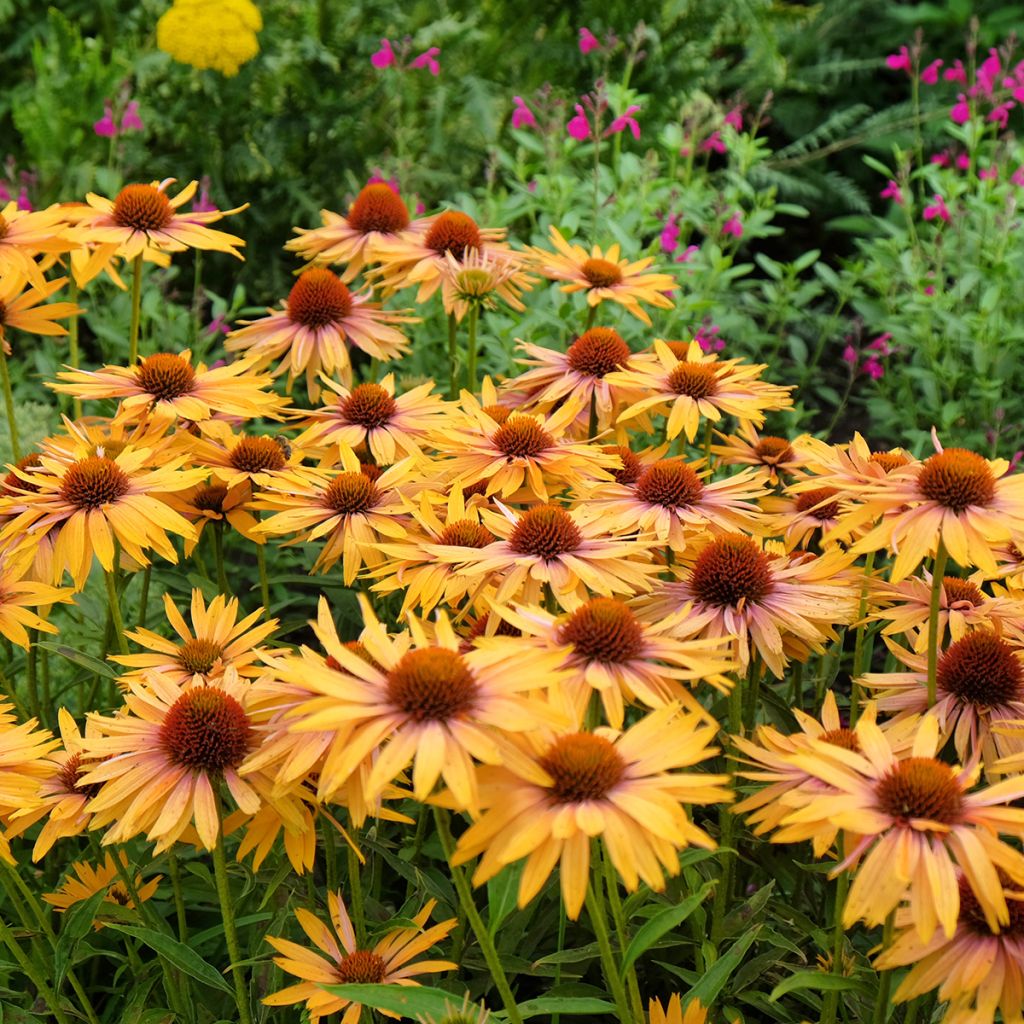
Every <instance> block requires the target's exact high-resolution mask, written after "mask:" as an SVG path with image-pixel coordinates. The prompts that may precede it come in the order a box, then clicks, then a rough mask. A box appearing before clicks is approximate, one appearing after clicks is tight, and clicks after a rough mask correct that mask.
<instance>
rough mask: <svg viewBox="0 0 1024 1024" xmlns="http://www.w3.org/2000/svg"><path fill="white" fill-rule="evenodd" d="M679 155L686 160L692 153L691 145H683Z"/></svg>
mask: <svg viewBox="0 0 1024 1024" xmlns="http://www.w3.org/2000/svg"><path fill="white" fill-rule="evenodd" d="M679 155H680V156H681V157H682V158H683V159H684V160H685V159H686V158H687V157H689V155H690V147H689V146H683V147H682V148H681V149H680V150H679Z"/></svg>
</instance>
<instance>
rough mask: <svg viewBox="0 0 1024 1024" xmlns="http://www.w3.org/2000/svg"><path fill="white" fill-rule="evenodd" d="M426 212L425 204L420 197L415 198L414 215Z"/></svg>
mask: <svg viewBox="0 0 1024 1024" xmlns="http://www.w3.org/2000/svg"><path fill="white" fill-rule="evenodd" d="M426 212H427V207H426V204H425V203H424V202H423V200H422V199H417V200H416V216H417V217H419V216H420V215H421V214H424V213H426Z"/></svg>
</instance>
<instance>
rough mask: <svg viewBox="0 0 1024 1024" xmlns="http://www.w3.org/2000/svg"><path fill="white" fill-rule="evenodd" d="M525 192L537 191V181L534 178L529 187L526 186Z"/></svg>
mask: <svg viewBox="0 0 1024 1024" xmlns="http://www.w3.org/2000/svg"><path fill="white" fill-rule="evenodd" d="M526 191H527V192H536V191H537V179H536V178H534V180H533V181H531V182H530V183H529V185H527V186H526Z"/></svg>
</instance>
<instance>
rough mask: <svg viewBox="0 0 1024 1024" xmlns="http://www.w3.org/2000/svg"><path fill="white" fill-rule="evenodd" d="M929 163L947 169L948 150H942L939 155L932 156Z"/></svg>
mask: <svg viewBox="0 0 1024 1024" xmlns="http://www.w3.org/2000/svg"><path fill="white" fill-rule="evenodd" d="M931 162H932V163H933V164H938V165H939V167H948V166H949V150H948V149H944V150H942V152H941V153H935V154H933V155H932V159H931Z"/></svg>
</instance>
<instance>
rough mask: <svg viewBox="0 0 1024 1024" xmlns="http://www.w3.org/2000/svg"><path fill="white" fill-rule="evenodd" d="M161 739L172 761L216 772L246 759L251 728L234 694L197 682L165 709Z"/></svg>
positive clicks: (236, 765)
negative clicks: (166, 710) (200, 684)
mask: <svg viewBox="0 0 1024 1024" xmlns="http://www.w3.org/2000/svg"><path fill="white" fill-rule="evenodd" d="M160 742H161V745H162V746H163V749H164V751H165V752H166V754H167V756H168V757H169V758H170V759H171V761H173V762H174V763H175V764H177V765H180V766H181V767H183V768H192V769H195V770H197V771H203V772H206V773H207V774H208V775H219V774H222V773H223V772H224V770H225V769H227V768H237V767H238V766H239V765H240V764H241V763H242V761H243V760H245V755H246V754H247V753H248V752H249V748H250V746H251V745H252V743H253V729H252V725H251V724H250V722H249V716H248V715H247V714H246V713H245V709H244V708H243V707H242V705H241V704H239V703H238V701H237V700H235V698H234V697H232V696H231V695H230V694H227V693H225V692H224V691H223V690H219V689H216V688H215V687H212V686H197V687H194V688H193V689H191V690H186V691H185V693H183V694H182V695H181V696H180V697H179V698H178V699H177V700H176V701H175V702H174V704H173V705H172V706H171V709H170V710H169V711H168V712H167V717H166V718H165V719H164V724H163V726H162V727H161V730H160Z"/></svg>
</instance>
